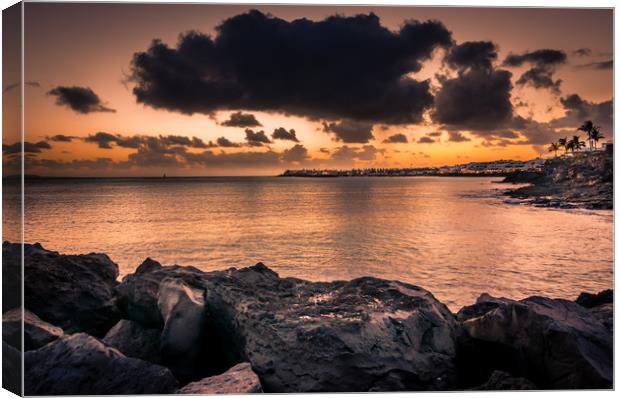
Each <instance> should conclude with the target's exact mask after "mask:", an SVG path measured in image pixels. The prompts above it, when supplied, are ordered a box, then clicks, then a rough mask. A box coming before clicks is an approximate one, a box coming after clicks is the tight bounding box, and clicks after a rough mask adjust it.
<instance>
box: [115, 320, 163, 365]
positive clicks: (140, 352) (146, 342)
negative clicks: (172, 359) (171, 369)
mask: <svg viewBox="0 0 620 398" xmlns="http://www.w3.org/2000/svg"><path fill="white" fill-rule="evenodd" d="M160 336H161V330H159V329H147V328H145V327H143V326H142V325H140V324H139V323H137V322H134V321H131V320H128V319H121V320H120V321H118V323H117V324H116V325H115V326H114V327H113V328H112V329H110V331H109V332H108V333H107V334H106V335H105V337H104V338H103V342H104V343H106V344H107V345H109V346H110V347H114V348H116V349H117V350H119V351H120V352H122V353H123V354H124V355H125V356H128V357H133V358H140V359H143V360H145V361H148V362H151V363H157V364H161V353H160V349H159V339H160Z"/></svg>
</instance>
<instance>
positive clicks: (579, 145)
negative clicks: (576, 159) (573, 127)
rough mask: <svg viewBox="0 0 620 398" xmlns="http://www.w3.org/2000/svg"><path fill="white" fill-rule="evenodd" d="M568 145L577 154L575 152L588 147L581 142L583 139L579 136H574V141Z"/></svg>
mask: <svg viewBox="0 0 620 398" xmlns="http://www.w3.org/2000/svg"><path fill="white" fill-rule="evenodd" d="M567 145H570V149H571V151H572V152H573V153H575V151H579V150H581V148H584V147H585V146H586V143H585V142H583V141H581V137H579V136H578V135H574V136H573V139H572V140H570V141H569V142H568V144H567Z"/></svg>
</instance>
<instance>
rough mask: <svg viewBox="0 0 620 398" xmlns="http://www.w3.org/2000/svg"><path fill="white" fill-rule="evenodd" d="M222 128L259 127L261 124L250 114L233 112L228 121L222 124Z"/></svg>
mask: <svg viewBox="0 0 620 398" xmlns="http://www.w3.org/2000/svg"><path fill="white" fill-rule="evenodd" d="M222 126H228V127H260V126H262V124H260V122H259V121H258V120H256V117H255V116H254V115H253V114H251V113H243V112H235V113H232V114H231V115H230V116H229V118H228V120H226V121H224V122H222Z"/></svg>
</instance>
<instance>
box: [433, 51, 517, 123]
mask: <svg viewBox="0 0 620 398" xmlns="http://www.w3.org/2000/svg"><path fill="white" fill-rule="evenodd" d="M446 57H447V59H446V63H447V64H448V65H450V66H452V67H453V68H454V69H456V70H457V71H458V76H457V77H455V78H448V77H445V76H440V80H441V82H442V86H441V88H440V89H439V91H438V92H437V94H436V96H435V109H434V110H433V111H432V112H431V117H432V119H433V121H435V122H436V123H439V124H442V125H444V127H445V128H447V129H450V130H478V131H485V130H493V129H496V128H498V127H500V126H502V125H503V124H505V123H507V122H508V121H509V120H510V119H511V118H512V114H513V108H512V103H511V101H510V93H511V90H512V83H511V80H510V79H511V77H512V74H511V73H510V72H508V71H506V70H502V69H495V67H494V66H493V61H494V60H495V59H496V58H497V49H496V46H495V45H494V44H493V43H491V42H465V43H463V44H460V45H458V46H456V47H455V48H454V49H452V51H451V52H450V53H449V54H448V55H447V56H446Z"/></svg>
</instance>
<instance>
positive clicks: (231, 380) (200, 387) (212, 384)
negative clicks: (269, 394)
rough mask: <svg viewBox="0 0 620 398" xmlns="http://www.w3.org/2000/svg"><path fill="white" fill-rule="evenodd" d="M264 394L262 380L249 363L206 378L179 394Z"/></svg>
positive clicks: (187, 386) (186, 387)
mask: <svg viewBox="0 0 620 398" xmlns="http://www.w3.org/2000/svg"><path fill="white" fill-rule="evenodd" d="M260 392H263V389H262V387H261V385H260V380H259V379H258V376H257V375H256V373H254V372H253V371H252V365H250V364H249V363H248V362H244V363H240V364H238V365H235V366H233V367H232V368H230V369H228V370H227V371H226V372H225V373H223V374H221V375H217V376H211V377H206V378H204V379H202V380H199V381H195V382H193V383H190V384H188V385H186V386H185V387H183V388H181V389H180V390H179V391H178V393H179V394H201V395H204V394H253V393H260Z"/></svg>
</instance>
